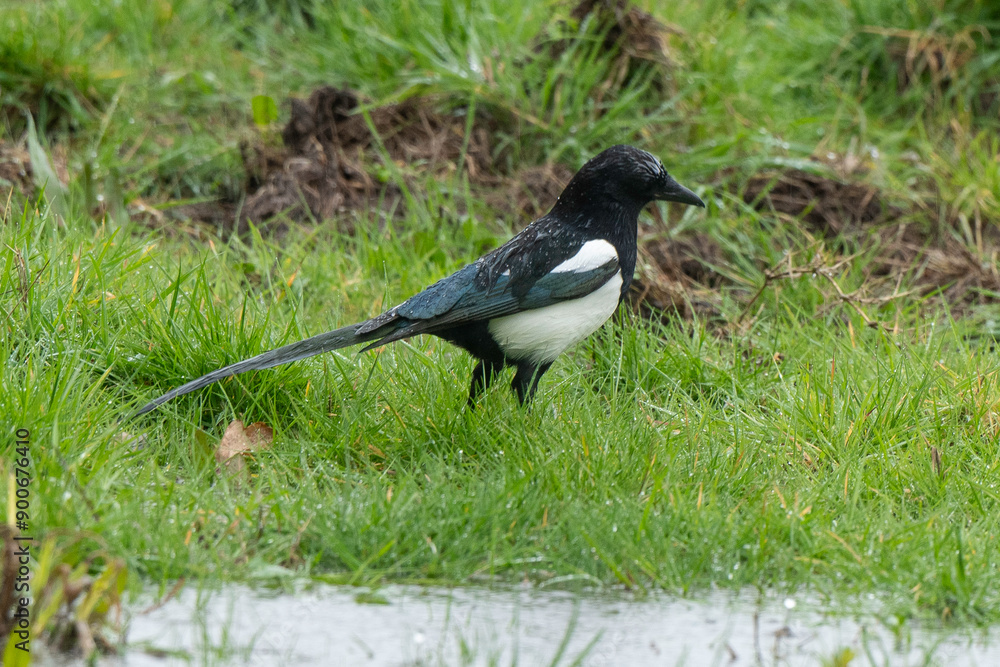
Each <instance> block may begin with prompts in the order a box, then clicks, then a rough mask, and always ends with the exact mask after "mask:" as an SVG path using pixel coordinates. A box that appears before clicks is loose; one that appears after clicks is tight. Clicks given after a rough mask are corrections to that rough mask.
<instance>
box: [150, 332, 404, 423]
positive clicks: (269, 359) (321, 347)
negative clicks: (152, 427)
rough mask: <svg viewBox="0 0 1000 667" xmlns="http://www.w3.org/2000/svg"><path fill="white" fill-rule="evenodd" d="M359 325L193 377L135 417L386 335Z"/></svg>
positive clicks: (151, 403)
mask: <svg viewBox="0 0 1000 667" xmlns="http://www.w3.org/2000/svg"><path fill="white" fill-rule="evenodd" d="M358 326H359V325H358V324H352V325H350V326H346V327H342V328H340V329H334V330H333V331H327V332H326V333H321V334H319V335H317V336H313V337H312V338H306V339H305V340H300V341H299V342H297V343H292V344H290V345H285V346H284V347H279V348H278V349H276V350H271V351H270V352H264V353H263V354H258V355H257V356H256V357H251V358H250V359H244V360H243V361H238V362H236V363H235V364H232V365H230V366H226V367H225V368H220V369H218V370H215V371H212V372H211V373H209V374H208V375H203V376H201V377H200V378H198V379H197V380H191V381H190V382H188V383H187V384H183V385H181V386H180V387H177V388H176V389H171V390H170V391H168V392H167V393H165V394H164V395H163V396H160V397H159V398H156V399H153V400H152V401H150V402H149V403H147V404H146V405H144V406H142V407H141V408H139V410H138V411H137V412H136V413H135V414H133V415H132V417H133V418H134V417H138V416H140V415H144V414H146V413H147V412H149V411H150V410H155V409H156V408H158V407H159V406H161V405H163V404H164V403H166V402H167V401H169V400H171V399H173V398H176V397H178V396H181V395H182V394H187V393H188V392H192V391H194V390H196V389H201V388H202V387H205V386H208V385H210V384H212V383H213V382H217V381H219V380H221V379H223V378H227V377H229V376H231V375H237V374H239V373H245V372H246V371H257V370H263V369H265V368H272V367H274V366H280V365H281V364H287V363H290V362H292V361H298V360H299V359H305V358H307V357H312V356H315V355H317V354H322V353H323V352H329V351H331V350H338V349H340V348H342V347H350V346H351V345H357V344H358V343H365V342H368V341H371V340H375V339H377V338H382V337H383V336H385V334H386V332H385V330H384V328H380V329H376V330H375V331H372V332H369V333H366V334H362V335H360V336H359V335H357V334H355V333H354V332H355V331H356V330H357V328H358ZM366 349H367V348H366Z"/></svg>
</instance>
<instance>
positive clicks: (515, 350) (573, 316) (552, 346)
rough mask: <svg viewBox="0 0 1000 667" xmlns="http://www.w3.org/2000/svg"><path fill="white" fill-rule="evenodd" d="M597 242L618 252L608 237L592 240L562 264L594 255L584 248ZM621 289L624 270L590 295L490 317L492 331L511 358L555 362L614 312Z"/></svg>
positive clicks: (606, 257)
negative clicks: (511, 313)
mask: <svg viewBox="0 0 1000 667" xmlns="http://www.w3.org/2000/svg"><path fill="white" fill-rule="evenodd" d="M595 243H596V244H601V243H603V244H605V245H607V246H608V247H610V248H611V252H612V253H613V252H614V247H613V246H611V244H610V243H608V242H607V241H589V242H587V243H586V244H584V246H583V248H581V250H580V252H579V253H578V254H577V255H576V256H575V257H572V258H570V259H568V260H566V261H565V262H563V263H562V264H560V265H559V266H564V265H566V264H568V263H569V262H574V261H576V260H580V259H586V258H587V257H588V256H590V257H592V255H586V254H585V253H584V249H586V248H587V246H591V244H595ZM591 252H594V251H591ZM610 258H611V257H610V256H607V255H605V258H604V259H603V260H602V261H601V262H600V263H598V264H595V265H594V266H595V267H596V266H601V265H602V264H604V263H606V262H607V261H608V259H610ZM588 261H589V260H588ZM557 270H558V267H557ZM567 270H573V269H567ZM577 270H579V269H577ZM621 290H622V274H621V271H616V272H615V275H613V276H611V278H610V279H609V280H608V282H606V283H604V284H603V285H601V286H600V287H598V288H597V289H596V290H594V291H593V292H591V293H590V294H588V295H587V296H583V297H580V298H579V299H571V300H569V301H562V302H560V303H555V304H552V305H551V306H545V307H544V308H536V309H534V310H525V311H523V312H520V313H515V314H514V315H507V316H506V317H498V318H496V319H493V320H490V323H489V331H490V334H492V336H493V338H494V339H495V340H496V342H497V344H498V345H499V346H500V349H501V350H503V353H504V355H506V356H507V357H508V358H509V359H513V360H518V361H520V360H525V361H532V362H534V363H536V364H547V363H551V362H553V361H555V359H556V357H558V356H559V355H560V354H562V353H563V352H565V351H566V349H567V348H569V347H570V346H571V345H573V344H575V343H578V342H580V341H581V340H583V339H584V338H586V337H587V336H589V335H590V334H592V333H594V332H595V331H597V330H598V329H599V328H600V327H601V325H602V324H604V323H605V322H606V321H607V319H608V318H609V317H611V315H612V314H614V312H615V309H616V308H617V307H618V299H619V298H620V297H621Z"/></svg>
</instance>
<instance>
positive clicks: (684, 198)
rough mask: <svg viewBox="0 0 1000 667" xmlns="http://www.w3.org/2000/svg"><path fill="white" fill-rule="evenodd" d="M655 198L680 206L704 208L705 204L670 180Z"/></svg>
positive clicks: (699, 198)
mask: <svg viewBox="0 0 1000 667" xmlns="http://www.w3.org/2000/svg"><path fill="white" fill-rule="evenodd" d="M656 198H657V199H660V200H663V201H675V202H678V203H681V204H690V205H691V206H700V207H702V208H705V202H703V201H702V200H701V197H699V196H698V195H696V194H695V193H693V192H691V191H690V190H688V189H687V188H686V187H684V186H683V185H681V184H680V183H678V182H677V181H675V180H674V179H672V178H671V179H669V180H668V182H667V187H666V188H664V189H663V191H662V192H659V193H657V195H656Z"/></svg>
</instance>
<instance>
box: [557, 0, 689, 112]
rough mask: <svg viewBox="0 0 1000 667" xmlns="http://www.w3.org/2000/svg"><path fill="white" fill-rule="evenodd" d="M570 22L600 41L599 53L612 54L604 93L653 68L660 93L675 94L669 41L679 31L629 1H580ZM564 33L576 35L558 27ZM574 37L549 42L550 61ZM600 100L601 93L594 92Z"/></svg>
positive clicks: (571, 29)
mask: <svg viewBox="0 0 1000 667" xmlns="http://www.w3.org/2000/svg"><path fill="white" fill-rule="evenodd" d="M569 17H570V20H571V21H572V22H573V23H575V24H576V26H581V25H583V24H584V23H585V22H586V23H587V28H588V29H587V32H588V33H589V34H590V35H592V36H596V37H599V38H600V39H601V49H602V50H603V51H604V52H607V53H614V54H615V59H614V63H613V66H612V76H611V77H610V79H609V80H608V81H606V82H605V84H604V85H603V86H602V89H603V90H605V91H606V90H610V89H619V88H621V87H622V86H623V85H624V84H626V83H628V82H630V81H632V80H633V79H635V77H637V76H639V75H640V74H641V73H644V72H645V71H647V70H648V69H649V66H650V65H653V66H654V67H653V76H654V80H653V81H654V85H655V86H656V87H657V89H658V90H660V91H661V92H665V91H674V90H675V87H674V79H673V76H672V72H673V70H674V69H675V59H674V58H673V57H672V49H671V46H670V41H671V38H673V37H676V36H678V35H681V34H682V31H681V30H680V28H677V27H675V26H668V25H665V24H664V23H661V22H660V21H659V20H657V19H656V18H655V17H654V16H653V15H652V14H649V13H647V12H644V11H642V10H641V9H639V8H638V7H634V6H632V3H631V2H630V0H581V1H580V2H579V3H577V4H576V5H575V6H574V7H573V9H572V10H570V13H569ZM560 25H561V27H562V28H563V32H565V33H570V32H575V30H574V28H575V27H576V26H572V25H567V23H566V22H562V23H560ZM578 39H579V37H578V36H577V35H572V36H567V37H561V38H558V39H554V40H550V41H548V42H547V43H546V45H545V47H540V49H544V50H547V51H548V53H549V54H550V55H551V56H552V57H553V58H558V57H560V56H561V55H562V54H563V53H565V52H566V51H568V50H570V49H571V48H574V47H575V44H576V41H577V40H578ZM596 92H597V97H598V98H599V97H600V96H601V94H602V91H596Z"/></svg>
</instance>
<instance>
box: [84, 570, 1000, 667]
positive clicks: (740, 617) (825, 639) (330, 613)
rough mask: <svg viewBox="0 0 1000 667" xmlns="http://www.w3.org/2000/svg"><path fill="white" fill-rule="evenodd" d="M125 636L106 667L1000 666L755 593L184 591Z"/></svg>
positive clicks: (968, 640) (137, 620) (939, 634)
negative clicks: (693, 596)
mask: <svg viewBox="0 0 1000 667" xmlns="http://www.w3.org/2000/svg"><path fill="white" fill-rule="evenodd" d="M127 639H128V644H129V647H130V649H129V650H128V652H127V653H125V654H124V655H122V656H119V657H117V658H114V659H107V660H102V661H100V664H106V665H127V666H129V667H166V666H167V665H179V664H197V665H203V664H212V665H245V664H249V665H262V666H263V665H268V666H271V665H373V666H374V665H393V666H400V665H505V666H506V665H515V664H516V665H588V666H598V665H671V666H673V665H697V666H701V665H719V666H720V667H721V666H725V667H742V666H751V665H817V666H819V665H842V664H848V662H849V664H850V665H852V666H856V665H870V664H871V665H893V666H897V665H927V664H932V665H933V664H941V665H947V666H948V667H960V666H965V665H969V666H977V667H986V666H996V665H1000V632H997V630H993V631H992V632H983V631H981V630H980V631H972V630H965V631H957V632H956V631H954V629H952V630H951V631H950V632H948V631H945V630H944V629H942V628H930V627H926V626H921V625H920V624H917V623H915V622H908V623H906V624H905V625H904V626H903V627H901V628H900V627H896V628H892V627H890V626H888V625H886V624H885V623H883V622H881V621H879V620H878V619H876V618H874V617H871V616H857V615H849V614H845V613H843V612H840V613H834V612H833V611H831V610H830V609H824V608H822V607H821V605H819V604H818V603H810V602H808V601H803V600H793V599H768V600H764V601H761V600H759V599H758V597H757V594H756V593H745V594H741V595H733V594H731V593H717V594H713V595H709V596H708V597H706V598H702V599H699V600H683V599H677V598H674V597H668V596H666V595H653V596H649V597H646V598H643V599H638V600H636V599H633V598H630V597H628V596H625V595H620V596H617V597H616V596H608V595H606V594H602V595H598V594H596V593H594V594H588V593H584V594H578V593H567V592H558V591H544V590H538V589H536V588H525V589H516V590H483V589H478V588H456V589H441V588H424V587H417V586H385V587H383V588H380V589H378V590H377V591H368V589H358V588H350V587H337V586H313V587H309V588H306V589H304V590H302V591H300V592H297V593H295V594H289V593H287V592H285V593H278V592H269V591H267V590H263V591H262V590H253V589H250V588H247V587H243V586H234V587H230V588H227V589H224V590H223V591H221V592H215V593H211V594H209V593H202V594H199V593H198V592H196V591H194V590H191V589H187V590H184V591H183V592H182V593H181V594H180V595H179V596H177V597H176V598H175V599H173V600H170V601H169V602H167V603H166V604H164V605H163V606H162V607H160V608H158V609H155V610H153V611H151V612H149V613H146V614H138V613H137V612H135V615H134V616H133V617H132V619H131V622H130V625H129V630H128V636H127ZM851 656H853V660H849V659H850V658H851ZM838 660H839V662H838Z"/></svg>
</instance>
